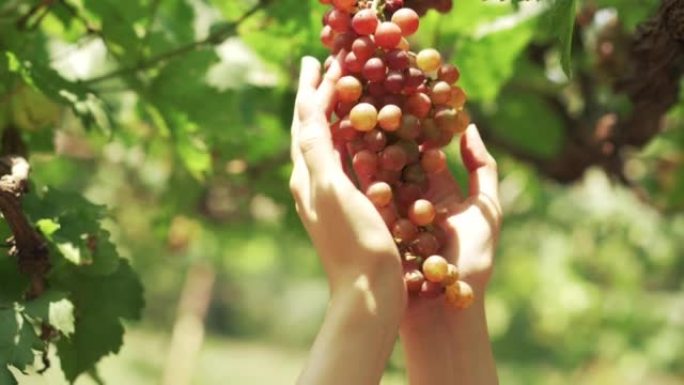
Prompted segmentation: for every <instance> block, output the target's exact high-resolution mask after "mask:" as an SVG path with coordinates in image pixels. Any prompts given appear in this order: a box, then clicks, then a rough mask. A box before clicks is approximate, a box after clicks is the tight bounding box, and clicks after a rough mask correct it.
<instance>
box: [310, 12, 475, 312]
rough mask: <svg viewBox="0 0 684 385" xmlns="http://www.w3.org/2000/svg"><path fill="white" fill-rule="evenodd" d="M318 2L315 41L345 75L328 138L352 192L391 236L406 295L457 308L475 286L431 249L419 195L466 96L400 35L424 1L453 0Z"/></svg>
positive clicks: (436, 243) (432, 217)
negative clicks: (347, 168)
mask: <svg viewBox="0 0 684 385" xmlns="http://www.w3.org/2000/svg"><path fill="white" fill-rule="evenodd" d="M320 2H321V3H323V4H332V5H333V7H332V8H331V9H330V10H328V11H327V12H326V14H325V16H324V18H323V29H322V31H321V41H322V43H323V44H324V45H325V46H326V47H328V48H329V49H330V51H331V52H332V54H333V55H339V57H340V61H341V64H342V71H343V76H342V77H341V78H340V79H339V80H338V82H337V84H336V104H335V108H334V113H335V115H334V120H333V124H332V126H331V131H332V136H333V140H334V141H335V143H336V144H337V145H338V146H342V147H344V148H346V149H347V151H348V154H349V157H350V158H351V163H352V166H353V167H352V168H353V172H354V173H355V176H356V179H357V181H358V182H359V186H360V188H361V189H362V190H365V191H364V192H365V194H366V196H367V197H368V198H369V200H370V201H371V202H373V204H374V205H375V206H376V208H377V209H378V211H379V212H380V214H381V215H382V217H383V219H384V220H385V223H386V224H387V226H388V228H389V230H390V231H391V233H392V236H393V237H394V240H395V242H396V244H397V247H398V248H399V251H400V252H401V256H402V262H403V265H404V280H405V282H406V287H407V290H408V292H409V294H411V295H419V296H422V297H427V298H435V297H439V296H441V295H442V294H445V295H446V299H447V302H448V303H450V304H452V305H454V306H455V307H456V308H465V307H467V306H469V305H470V304H471V303H472V301H473V290H472V288H471V287H470V286H469V285H468V284H467V283H465V282H463V281H460V280H459V272H458V269H457V267H456V266H455V265H453V264H450V263H448V262H447V260H446V259H445V258H444V257H443V256H441V255H439V252H440V250H442V249H444V248H445V246H446V234H445V233H444V231H443V230H442V229H441V228H440V227H439V226H438V225H437V217H438V213H437V211H436V209H435V206H434V204H433V202H431V201H430V200H429V199H427V196H426V195H427V194H426V193H427V191H428V190H429V188H430V182H429V181H430V175H431V174H436V173H440V172H442V171H444V170H445V169H446V167H447V161H446V156H445V154H444V152H443V151H442V150H441V148H442V147H444V146H446V145H448V144H449V143H450V142H451V140H452V138H453V137H454V136H455V135H458V134H461V133H463V132H464V131H465V129H466V127H467V126H468V124H469V122H470V118H469V117H468V114H467V112H466V111H465V110H464V109H463V107H464V105H465V102H466V94H465V92H464V91H463V90H462V89H461V88H460V87H458V86H457V85H455V84H456V82H457V81H458V80H459V77H460V73H459V70H458V69H457V68H456V67H455V66H453V65H451V64H446V63H443V62H442V57H441V55H440V53H439V52H438V51H437V50H435V49H431V48H428V49H423V50H421V51H419V52H417V53H415V52H412V51H411V50H410V45H409V42H408V41H407V40H406V38H407V37H409V36H411V35H413V34H414V33H415V32H416V31H417V30H418V27H419V24H420V16H419V12H418V11H420V10H426V9H427V8H425V7H427V6H428V4H432V5H434V6H437V5H439V7H438V9H440V10H448V8H450V7H447V6H446V4H447V3H448V5H449V6H450V5H451V1H450V0H449V1H419V0H413V1H411V0H384V1H383V0H374V1H369V0H320ZM414 7H415V8H416V9H418V11H417V10H416V9H414ZM331 60H333V59H332V56H331V58H329V61H328V62H327V65H329V63H330V62H331Z"/></svg>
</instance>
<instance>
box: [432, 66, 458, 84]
mask: <svg viewBox="0 0 684 385" xmlns="http://www.w3.org/2000/svg"><path fill="white" fill-rule="evenodd" d="M437 77H438V78H439V80H442V81H445V82H447V83H448V84H454V83H456V82H457V81H458V79H459V78H460V77H461V73H460V72H459V71H458V68H456V67H455V66H454V65H453V64H443V65H442V66H441V67H439V71H438V72H437Z"/></svg>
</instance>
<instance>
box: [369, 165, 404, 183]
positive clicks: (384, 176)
mask: <svg viewBox="0 0 684 385" xmlns="http://www.w3.org/2000/svg"><path fill="white" fill-rule="evenodd" d="M400 178H401V171H394V170H387V169H379V170H378V172H377V173H376V174H375V179H376V180H378V181H381V182H385V183H387V184H389V185H391V186H395V185H396V184H397V183H399V179H400Z"/></svg>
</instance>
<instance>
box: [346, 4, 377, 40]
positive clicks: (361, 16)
mask: <svg viewBox="0 0 684 385" xmlns="http://www.w3.org/2000/svg"><path fill="white" fill-rule="evenodd" d="M351 25H352V28H354V31H355V32H356V33H358V34H359V35H362V36H364V35H371V34H373V32H375V30H376V29H377V28H378V16H377V15H376V14H375V11H373V10H372V9H362V10H360V11H359V12H357V13H356V15H354V18H353V19H352V21H351Z"/></svg>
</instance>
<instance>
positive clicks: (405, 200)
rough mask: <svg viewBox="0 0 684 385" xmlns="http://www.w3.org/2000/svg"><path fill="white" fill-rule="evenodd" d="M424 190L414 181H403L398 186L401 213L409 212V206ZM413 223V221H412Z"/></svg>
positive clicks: (397, 194) (398, 201)
mask: <svg viewBox="0 0 684 385" xmlns="http://www.w3.org/2000/svg"><path fill="white" fill-rule="evenodd" d="M421 193H422V190H421V188H420V186H418V185H416V184H412V183H403V184H401V185H400V186H399V187H397V193H396V201H397V205H398V206H399V207H398V209H399V212H400V213H401V214H404V213H408V208H409V206H411V204H412V203H413V202H415V201H416V200H418V199H419V198H420V195H421ZM411 223H413V222H411Z"/></svg>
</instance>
